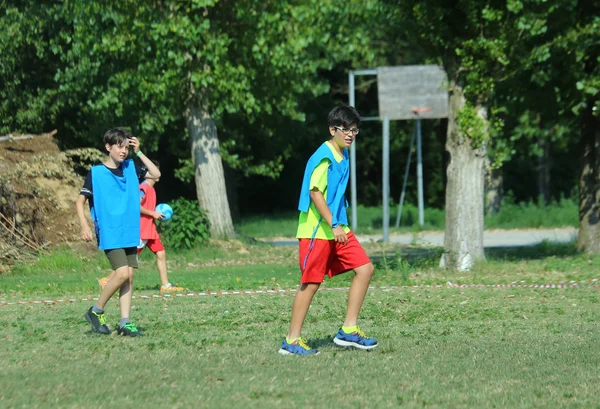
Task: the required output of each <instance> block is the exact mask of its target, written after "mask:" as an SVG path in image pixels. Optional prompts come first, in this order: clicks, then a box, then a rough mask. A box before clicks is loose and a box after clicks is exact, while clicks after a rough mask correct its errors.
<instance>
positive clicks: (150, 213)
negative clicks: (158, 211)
mask: <svg viewBox="0 0 600 409" xmlns="http://www.w3.org/2000/svg"><path fill="white" fill-rule="evenodd" d="M140 213H141V214H144V215H146V216H152V214H153V213H154V212H153V211H152V210H149V209H146V208H145V207H144V206H140Z"/></svg>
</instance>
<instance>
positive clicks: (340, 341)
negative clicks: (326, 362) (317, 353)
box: [333, 327, 377, 350]
mask: <svg viewBox="0 0 600 409" xmlns="http://www.w3.org/2000/svg"><path fill="white" fill-rule="evenodd" d="M333 343H334V344H336V345H338V346H341V347H354V348H358V349H365V350H369V349H373V348H375V347H376V346H377V340H376V339H375V338H367V336H366V335H365V333H364V332H362V330H361V329H360V328H359V327H356V331H354V332H351V333H350V334H346V333H345V332H344V330H343V329H341V328H340V330H339V331H338V333H337V334H336V335H335V338H333Z"/></svg>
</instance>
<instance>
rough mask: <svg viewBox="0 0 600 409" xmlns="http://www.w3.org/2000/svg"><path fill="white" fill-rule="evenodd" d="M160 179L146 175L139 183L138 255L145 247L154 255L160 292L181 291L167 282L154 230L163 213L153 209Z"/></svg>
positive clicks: (103, 282) (163, 256)
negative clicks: (156, 186) (155, 186)
mask: <svg viewBox="0 0 600 409" xmlns="http://www.w3.org/2000/svg"><path fill="white" fill-rule="evenodd" d="M152 163H153V164H154V165H155V166H156V167H157V168H159V164H158V162H156V161H154V160H153V161H152ZM159 181H160V179H159V178H153V177H150V176H147V177H146V178H145V180H144V181H143V182H142V183H140V199H141V209H140V210H141V217H140V244H139V245H138V250H137V252H138V256H139V255H140V254H141V253H142V250H143V249H144V248H145V247H147V248H149V249H150V251H152V252H153V253H154V254H155V255H156V266H157V268H158V274H159V275H160V281H161V286H160V292H161V293H164V292H180V291H183V287H176V286H174V285H173V284H171V283H170V282H169V279H168V277H167V253H166V251H165V247H164V246H163V244H162V242H161V241H160V236H159V235H158V231H157V230H156V224H155V223H154V221H155V220H161V219H162V218H163V216H164V215H163V214H162V213H159V212H156V211H154V209H155V208H156V190H155V189H154V185H155V184H157V183H158V182H159ZM113 275H114V271H113V272H111V273H110V274H109V275H108V276H106V277H103V278H101V279H99V280H98V284H100V287H102V288H104V286H105V285H106V283H107V282H108V281H109V280H110V279H111V278H112V277H113Z"/></svg>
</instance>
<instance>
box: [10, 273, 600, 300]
mask: <svg viewBox="0 0 600 409" xmlns="http://www.w3.org/2000/svg"><path fill="white" fill-rule="evenodd" d="M599 281H600V279H598V278H594V279H592V280H578V281H560V282H558V283H549V284H525V282H524V281H514V282H512V283H508V284H500V283H498V284H457V283H451V282H450V281H448V282H447V283H446V284H431V285H401V286H398V285H380V286H369V289H370V290H416V289H420V290H426V289H440V288H529V289H538V290H545V289H571V288H599V287H600V282H599ZM319 291H348V288H347V287H332V288H322V289H320V290H319ZM295 292H296V289H295V288H294V289H288V290H239V291H205V292H201V293H178V294H154V295H137V296H135V295H134V296H132V298H133V299H136V300H150V299H159V298H162V299H164V298H177V297H205V296H211V295H213V296H217V295H255V294H289V293H295ZM97 300H98V297H93V298H91V297H88V298H61V299H57V300H35V301H11V302H8V301H0V307H5V306H9V305H32V304H59V303H68V302H81V301H97Z"/></svg>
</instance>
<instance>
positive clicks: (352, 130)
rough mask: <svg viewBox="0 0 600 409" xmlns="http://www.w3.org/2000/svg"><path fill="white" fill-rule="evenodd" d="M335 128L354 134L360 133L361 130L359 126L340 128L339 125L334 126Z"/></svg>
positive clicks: (347, 133)
mask: <svg viewBox="0 0 600 409" xmlns="http://www.w3.org/2000/svg"><path fill="white" fill-rule="evenodd" d="M334 128H335V129H337V130H338V131H340V132H341V133H343V134H344V135H350V134H354V135H358V133H359V132H360V129H358V128H350V129H347V128H340V127H339V126H334Z"/></svg>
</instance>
